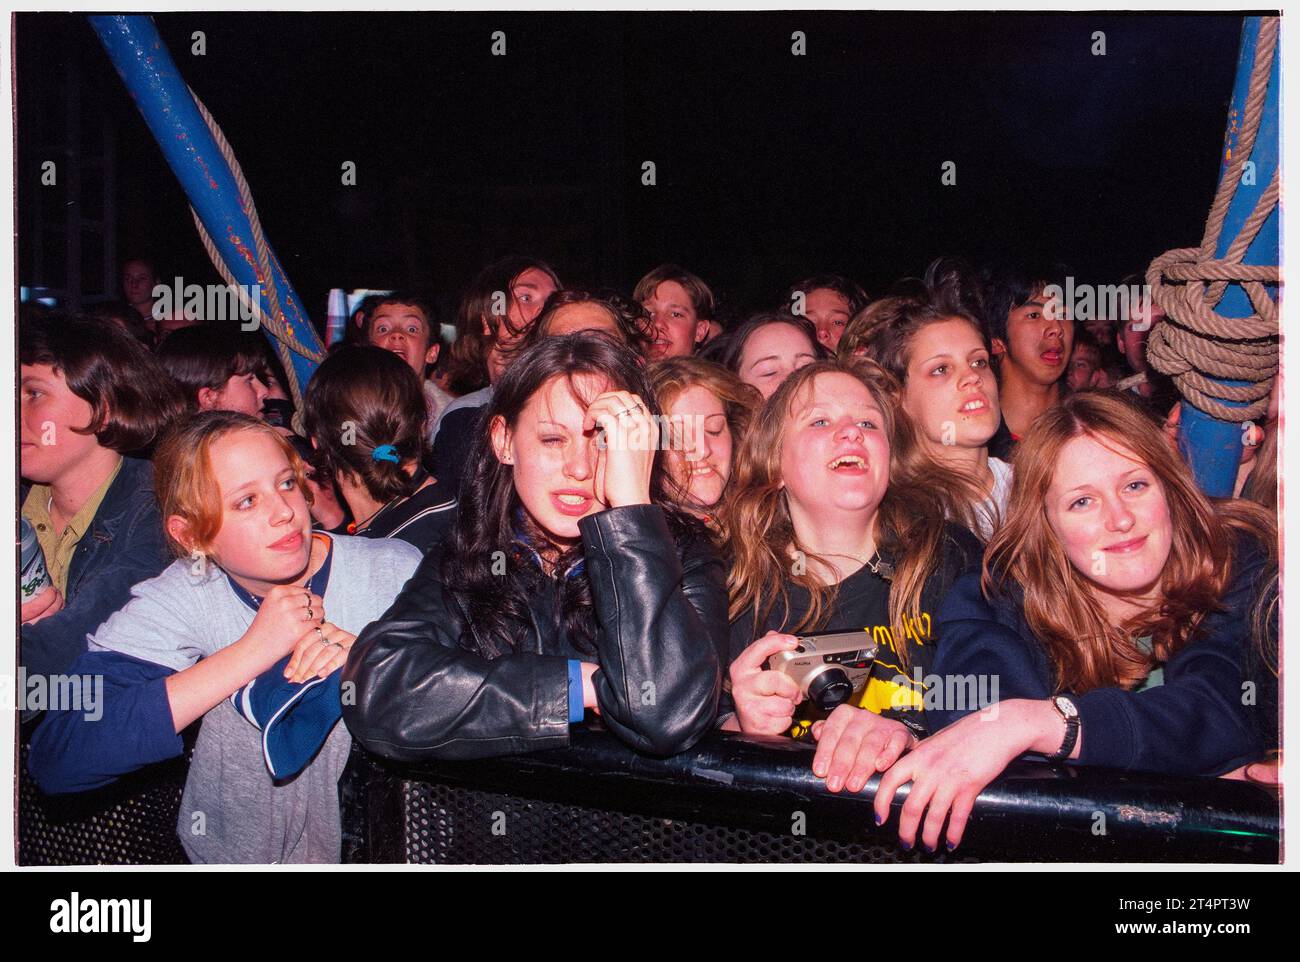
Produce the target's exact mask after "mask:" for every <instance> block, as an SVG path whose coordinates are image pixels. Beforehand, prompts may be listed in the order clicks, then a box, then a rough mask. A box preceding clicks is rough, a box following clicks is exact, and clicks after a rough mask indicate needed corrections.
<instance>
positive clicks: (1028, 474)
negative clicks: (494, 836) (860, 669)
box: [19, 257, 1280, 863]
mask: <svg viewBox="0 0 1300 962" xmlns="http://www.w3.org/2000/svg"><path fill="white" fill-rule="evenodd" d="M153 273H154V272H153V270H152V267H151V266H150V265H148V264H147V263H144V262H139V261H134V262H131V263H130V264H128V266H127V271H126V274H125V278H124V288H125V290H126V293H127V297H128V300H129V301H130V302H131V303H130V304H129V305H122V307H121V308H119V309H117V310H106V311H103V312H101V316H98V317H89V316H81V315H70V314H66V313H55V312H44V311H42V312H36V313H25V314H24V315H23V316H22V317H21V319H20V325H19V328H20V329H19V362H20V376H21V438H20V442H21V474H22V478H23V486H22V492H21V498H22V505H21V510H22V514H23V517H24V518H25V519H26V520H27V521H28V522H30V524H31V525H32V527H33V529H34V531H35V533H36V538H37V540H38V542H39V545H40V547H41V549H42V551H43V554H44V559H45V563H46V567H47V569H48V572H49V579H50V582H51V585H50V587H48V588H47V589H45V590H44V591H42V592H40V593H39V594H37V595H36V596H35V597H33V598H31V600H29V601H25V602H24V603H23V606H22V622H23V623H22V628H21V662H22V665H23V666H24V668H25V670H26V672H27V674H28V675H29V676H32V675H44V676H47V677H54V676H67V677H70V678H73V679H78V678H80V679H95V683H96V684H97V685H99V684H102V695H101V697H100V698H99V703H98V704H97V705H96V706H95V710H94V711H88V710H86V705H84V704H80V705H75V706H72V705H60V704H50V705H48V706H46V708H47V710H45V711H43V712H36V711H29V712H28V716H29V717H28V718H27V719H26V722H27V724H28V725H29V726H31V732H30V751H29V768H30V772H31V775H32V776H33V777H34V778H35V780H36V782H37V784H38V785H39V786H40V787H41V788H42V790H44V791H45V792H48V793H69V792H80V791H87V790H91V789H95V788H98V787H100V786H103V785H106V784H108V783H110V782H112V781H113V780H115V779H116V778H118V777H120V776H121V775H123V774H125V773H127V772H130V771H133V770H136V769H139V768H142V767H144V766H146V765H150V764H152V763H156V762H161V761H164V760H167V759H170V758H174V757H177V756H179V755H181V754H182V753H183V752H184V751H185V750H186V745H187V741H186V739H185V738H183V737H182V736H183V734H186V735H193V732H194V729H195V728H196V727H197V741H195V742H193V755H192V761H191V763H190V767H189V775H188V779H187V782H186V786H185V791H184V797H183V800H182V806H181V815H180V820H179V822H178V832H179V835H180V838H181V840H182V842H183V844H184V846H185V849H186V851H187V853H188V855H189V857H190V858H191V859H192V860H194V861H196V862H245V863H274V862H322V861H325V862H327V861H334V860H337V859H338V858H339V857H340V846H341V837H342V836H341V824H340V814H339V798H338V782H339V778H340V776H341V775H342V772H343V769H344V766H345V765H346V763H347V761H348V758H349V755H350V752H352V751H355V750H359V749H358V747H357V746H360V747H361V748H364V749H366V750H368V751H369V752H371V753H374V754H376V755H379V756H382V757H384V758H388V759H394V760H398V761H420V760H429V759H474V758H482V757H486V756H494V755H503V754H514V753H520V752H527V751H532V750H536V749H543V748H553V747H558V746H563V745H565V744H567V742H568V740H569V737H570V730H571V726H573V725H575V724H579V723H583V722H584V721H586V722H594V721H595V720H596V719H598V721H599V724H600V726H602V727H603V728H604V729H606V730H607V731H609V732H611V733H612V734H613V735H614V736H615V737H617V738H618V739H620V740H621V741H623V742H625V743H626V744H627V745H629V746H631V747H632V748H633V749H635V750H637V751H639V752H644V753H647V754H651V755H655V756H670V755H673V754H676V753H679V752H682V751H685V750H687V749H689V748H690V747H691V746H693V745H694V744H695V743H696V742H698V741H699V739H701V738H702V737H703V736H705V735H706V734H707V733H709V732H710V731H713V730H717V729H721V730H724V731H732V732H735V731H739V732H744V733H748V734H750V735H759V736H769V737H775V738H791V739H799V740H805V741H807V742H809V743H810V744H811V745H815V751H813V752H811V753H810V755H811V766H812V770H813V773H814V774H815V776H816V777H818V778H819V779H824V780H825V785H826V788H827V790H829V791H830V792H859V791H862V790H863V789H864V787H865V786H866V784H867V782H868V780H869V779H871V778H873V777H874V776H876V775H877V774H879V776H880V781H879V785H878V787H877V789H876V792H875V818H876V821H877V823H883V822H885V821H887V820H888V819H889V818H890V817H891V815H892V810H891V803H892V802H893V801H894V798H895V794H896V792H897V791H898V789H899V787H900V786H902V785H904V784H907V783H910V785H911V788H910V790H909V792H908V794H907V797H906V801H905V802H904V803H903V804H902V805H901V806H900V807H898V833H899V837H900V840H901V844H902V845H903V846H904V847H905V848H908V849H910V848H912V847H913V846H914V845H922V846H924V847H925V848H926V849H928V850H930V851H934V850H935V849H936V848H937V847H939V846H941V845H945V844H946V845H947V847H948V848H953V847H955V846H956V845H957V844H959V843H960V841H961V838H962V835H963V832H964V830H965V827H966V823H967V821H968V818H969V816H970V815H971V812H972V809H973V806H974V802H975V799H976V796H977V795H978V794H979V793H980V792H981V791H982V790H983V789H984V788H985V786H987V785H988V784H989V783H990V782H991V781H992V780H993V779H995V778H996V777H997V776H998V775H999V774H1000V773H1001V772H1002V771H1003V770H1004V769H1005V768H1006V767H1007V766H1008V764H1009V763H1011V762H1012V761H1013V760H1015V759H1017V758H1019V757H1020V756H1022V755H1025V754H1027V753H1032V754H1037V755H1040V756H1044V757H1046V758H1048V759H1052V760H1056V761H1060V762H1072V763H1075V764H1080V765H1090V766H1100V767H1105V768H1111V769H1129V770H1140V771H1146V772H1157V773H1176V774H1186V775H1201V776H1228V777H1238V778H1248V779H1251V780H1254V781H1257V782H1262V783H1268V782H1270V781H1271V782H1275V781H1276V771H1277V760H1278V757H1279V753H1280V744H1279V742H1280V738H1279V713H1278V694H1277V692H1278V648H1277V637H1278V635H1277V614H1278V550H1277V548H1278V538H1277V497H1276V491H1277V474H1276V444H1277V431H1276V410H1275V409H1274V410H1273V411H1272V412H1271V420H1270V422H1269V423H1268V424H1265V425H1263V426H1261V427H1259V428H1252V429H1251V430H1250V431H1247V432H1244V443H1243V445H1242V454H1241V461H1242V467H1241V470H1240V472H1239V479H1238V485H1237V493H1238V494H1239V495H1240V496H1239V497H1235V498H1231V499H1211V498H1208V497H1206V496H1205V495H1204V494H1203V493H1202V492H1201V490H1200V489H1199V488H1198V486H1197V484H1196V483H1195V481H1194V479H1193V475H1192V472H1191V470H1190V468H1189V466H1188V463H1187V455H1188V452H1186V451H1182V450H1180V448H1179V441H1178V434H1177V424H1176V405H1175V402H1176V400H1177V393H1176V391H1173V390H1172V389H1171V388H1170V386H1169V384H1168V383H1166V382H1163V381H1162V379H1161V378H1160V377H1159V376H1158V375H1157V374H1156V373H1155V372H1154V371H1151V370H1150V369H1149V367H1148V365H1147V361H1146V357H1145V351H1144V342H1145V338H1146V337H1147V335H1148V333H1149V331H1148V328H1149V326H1150V325H1149V324H1148V323H1144V321H1143V317H1144V316H1145V317H1146V319H1147V320H1149V321H1151V322H1153V323H1155V324H1159V323H1162V322H1163V319H1162V317H1161V316H1160V314H1159V313H1158V309H1154V308H1153V305H1150V304H1147V305H1145V307H1146V308H1153V310H1152V313H1151V314H1150V315H1141V314H1140V315H1139V316H1136V317H1133V318H1111V319H1103V320H1095V319H1093V318H1088V319H1087V323H1086V324H1085V323H1084V320H1083V319H1074V318H1071V317H1069V316H1068V314H1067V313H1066V311H1065V310H1064V309H1063V307H1062V306H1061V305H1060V304H1058V303H1056V302H1054V301H1052V300H1051V299H1050V298H1049V297H1048V296H1047V292H1048V291H1050V290H1051V289H1052V288H1051V285H1053V284H1058V285H1061V286H1062V287H1063V286H1064V284H1065V279H1064V277H1062V276H1061V275H1060V273H1059V271H1058V269H1056V268H1053V267H1050V266H1049V267H1036V266H1031V265H992V266H989V267H986V268H984V269H982V270H975V269H973V268H972V267H971V266H969V265H967V264H965V263H963V262H961V261H958V260H954V259H941V260H938V261H936V262H934V263H933V264H931V265H930V266H929V268H928V269H927V270H926V271H925V272H924V274H923V276H921V277H914V278H907V279H904V280H902V281H899V282H898V283H897V284H896V285H894V287H893V288H892V289H890V290H889V291H888V292H886V293H885V294H884V295H883V296H879V297H876V298H874V299H873V298H869V297H868V296H867V295H866V294H865V293H864V291H863V290H862V289H861V288H860V287H859V286H858V285H857V284H855V283H854V282H853V281H851V280H849V279H847V278H844V277H841V276H837V275H833V274H822V275H816V276H813V277H809V278H807V279H805V280H802V281H799V282H797V283H795V284H793V285H791V286H790V288H789V291H788V294H787V296H786V297H785V298H784V300H783V301H782V303H780V304H778V305H775V306H774V307H773V309H772V310H770V311H764V312H761V313H758V314H755V315H753V316H750V317H748V318H744V319H740V318H736V319H729V320H730V323H728V322H727V320H724V318H725V312H724V311H723V310H721V309H720V308H719V307H718V305H717V304H715V298H714V295H713V293H712V292H711V290H710V288H709V286H708V285H707V284H706V283H705V282H704V281H703V280H701V279H700V278H699V277H697V276H695V275H694V274H691V273H690V272H688V271H686V270H683V269H681V268H679V267H677V266H674V265H663V266H661V267H658V268H656V269H655V270H652V271H651V272H649V273H648V274H647V275H646V276H645V277H644V278H642V279H641V281H640V282H639V283H638V284H637V285H636V287H635V289H634V290H633V291H632V293H631V296H630V297H628V296H623V295H619V294H613V293H606V292H588V291H583V290H578V289H573V288H566V287H565V286H564V284H563V283H562V282H561V280H560V278H559V276H557V274H556V272H555V271H554V270H552V269H551V267H549V266H548V265H547V264H545V263H543V262H541V261H538V260H533V259H528V258H522V257H512V258H508V259H505V260H502V261H500V262H497V263H494V264H492V265H490V266H488V267H487V268H485V269H484V270H483V271H482V272H481V273H480V274H479V276H478V277H477V278H475V280H474V281H473V283H472V284H470V285H469V287H468V289H467V290H466V291H465V292H464V296H463V297H462V299H461V301H460V309H459V313H458V315H457V317H456V320H455V328H456V337H455V339H454V341H452V342H451V343H450V344H443V343H441V341H440V338H439V333H438V332H439V330H440V325H439V323H438V318H437V317H436V316H435V313H434V311H433V309H432V307H431V306H430V303H429V302H428V301H427V300H425V299H423V298H421V297H420V296H418V295H416V294H414V293H406V292H396V293H392V294H386V295H374V296H371V297H369V298H367V300H366V301H364V302H363V303H362V305H361V307H360V308H359V309H358V310H357V312H356V314H355V315H354V317H353V318H352V319H351V320H350V322H349V327H348V330H347V335H346V337H345V338H343V339H342V341H341V343H339V344H336V345H334V346H332V347H331V349H330V351H329V353H328V355H327V357H326V358H325V360H324V362H323V363H322V364H321V365H320V367H319V368H318V369H317V370H316V373H315V374H314V376H313V377H312V378H311V380H310V382H309V383H307V384H306V385H305V386H304V387H303V390H302V395H301V410H296V409H295V406H294V401H293V400H292V399H291V398H290V396H289V395H290V392H289V391H287V390H286V386H287V381H286V377H285V372H284V370H283V369H282V368H280V367H279V366H278V361H277V360H276V357H275V355H274V353H273V352H271V351H269V350H268V347H267V343H266V341H265V339H264V338H263V336H262V335H261V334H258V333H241V332H239V331H238V330H237V329H235V328H234V327H230V326H225V325H219V324H215V323H207V324H201V323H200V324H196V323H193V322H192V321H191V320H189V319H185V318H180V319H179V320H178V319H174V318H173V319H171V320H170V321H168V320H167V319H163V320H162V321H160V320H158V319H156V318H154V317H153V316H152V315H153V312H152V311H151V302H150V298H149V295H148V290H147V288H148V284H147V282H148V281H149V280H151V279H154V280H156V278H153V277H152V275H153ZM137 274H138V275H140V277H136V275H137ZM136 295H139V296H136ZM1275 396H1276V390H1275ZM828 632H857V633H860V634H861V637H862V645H863V650H864V651H865V650H867V649H868V646H870V648H872V649H874V660H870V659H865V660H868V661H870V664H869V667H868V666H864V667H867V671H866V672H865V679H864V681H863V683H862V684H861V685H859V686H858V688H857V689H856V690H854V691H853V692H852V694H851V696H848V697H847V699H846V698H845V697H843V696H844V695H847V692H845V693H842V694H841V697H839V698H836V699H829V700H828V699H827V698H825V697H823V695H825V690H824V689H817V690H816V691H814V690H813V689H812V688H811V687H810V686H808V685H807V684H803V683H801V682H800V681H799V680H797V678H796V675H795V674H794V673H788V672H786V671H783V670H780V668H779V667H778V666H779V665H780V664H781V663H782V659H783V658H784V657H785V656H787V655H789V654H791V653H795V654H797V653H798V652H799V651H800V639H801V638H802V637H805V636H808V635H810V634H813V633H828ZM96 690H99V689H96ZM200 722H201V726H199V725H198V723H200Z"/></svg>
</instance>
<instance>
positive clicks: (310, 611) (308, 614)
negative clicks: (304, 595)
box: [307, 605, 316, 621]
mask: <svg viewBox="0 0 1300 962" xmlns="http://www.w3.org/2000/svg"><path fill="white" fill-rule="evenodd" d="M315 617H316V614H315V613H314V612H313V611H312V610H311V606H310V605H308V606H307V620H308V621H311V620H313V619H314V618H315Z"/></svg>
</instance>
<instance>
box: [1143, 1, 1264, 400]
mask: <svg viewBox="0 0 1300 962" xmlns="http://www.w3.org/2000/svg"><path fill="white" fill-rule="evenodd" d="M1278 23H1279V21H1278V18H1277V17H1267V18H1265V19H1264V20H1263V21H1262V22H1261V24H1260V30H1259V37H1258V39H1257V41H1256V44H1255V63H1254V67H1253V69H1252V70H1251V75H1250V83H1249V87H1248V89H1247V94H1246V100H1245V105H1244V110H1243V114H1244V117H1243V121H1242V126H1241V133H1240V136H1239V137H1238V141H1237V147H1236V149H1235V150H1234V151H1233V152H1232V154H1231V155H1230V160H1229V163H1228V165H1227V167H1226V168H1225V169H1224V172H1223V177H1222V179H1221V180H1220V181H1219V188H1218V191H1217V192H1216V193H1215V197H1214V204H1213V205H1212V206H1211V208H1210V213H1209V216H1208V217H1207V218H1206V221H1205V235H1204V237H1203V238H1202V240H1201V246H1200V247H1199V248H1198V247H1184V248H1179V249H1176V250H1171V251H1166V252H1165V253H1163V254H1161V255H1160V256H1159V257H1157V258H1156V259H1155V260H1153V261H1152V262H1151V264H1150V266H1149V267H1148V268H1147V272H1146V280H1147V284H1148V285H1150V287H1151V295H1152V297H1153V299H1154V300H1155V302H1156V303H1157V304H1159V305H1160V306H1161V307H1162V308H1163V309H1164V311H1165V313H1166V314H1167V315H1168V318H1167V319H1166V320H1165V321H1163V322H1162V323H1160V324H1157V325H1156V326H1155V328H1154V329H1153V330H1152V331H1151V336H1150V339H1149V340H1148V342H1147V359H1148V360H1149V361H1150V362H1151V366H1152V367H1154V368H1155V369H1156V370H1157V371H1161V372H1162V373H1164V374H1168V375H1169V376H1171V377H1172V378H1173V379H1174V383H1175V384H1176V385H1177V386H1178V390H1179V391H1180V392H1181V393H1182V395H1183V397H1184V398H1185V399H1186V400H1187V402H1188V403H1190V404H1192V405H1194V406H1195V407H1197V408H1198V409H1200V410H1201V411H1203V412H1205V413H1206V414H1208V415H1209V416H1210V417H1213V418H1218V419H1219V420H1221V421H1230V422H1240V421H1247V420H1257V419H1262V418H1263V416H1264V415H1265V413H1266V412H1267V410H1268V395H1269V391H1270V389H1271V387H1272V382H1273V378H1274V377H1275V376H1276V374H1277V369H1278V313H1277V302H1276V301H1275V300H1274V298H1273V297H1272V296H1270V293H1269V287H1270V286H1272V287H1275V288H1276V287H1277V286H1278V285H1280V284H1281V272H1280V271H1279V269H1278V268H1277V267H1267V266H1261V265H1256V264H1243V263H1242V262H1241V260H1242V258H1243V257H1244V256H1245V255H1246V251H1247V250H1248V249H1249V248H1250V245H1251V243H1253V242H1254V240H1255V237H1256V236H1257V235H1258V234H1259V231H1260V229H1261V228H1262V227H1263V226H1264V222H1265V221H1266V220H1268V218H1269V216H1270V215H1271V214H1272V213H1273V211H1274V210H1275V209H1276V207H1277V201H1278V195H1279V191H1280V181H1279V179H1278V172H1277V171H1274V173H1273V178H1272V180H1271V181H1270V182H1269V184H1268V186H1267V187H1266V188H1265V190H1264V191H1263V193H1261V194H1260V196H1259V199H1258V200H1257V201H1256V202H1255V207H1254V209H1253V210H1252V211H1251V213H1250V216H1249V217H1247V218H1246V220H1245V222H1244V223H1243V224H1242V226H1241V229H1240V230H1239V231H1238V232H1237V236H1236V237H1235V238H1233V241H1232V243H1231V244H1230V245H1229V246H1228V249H1227V250H1226V251H1225V252H1224V254H1223V256H1222V257H1216V256H1215V252H1216V251H1217V250H1218V247H1219V238H1220V235H1221V234H1222V232H1223V222H1224V220H1225V218H1226V217H1227V214H1228V208H1229V207H1230V205H1231V204H1232V199H1233V197H1234V196H1235V194H1236V192H1237V188H1238V186H1239V185H1240V184H1241V178H1242V171H1243V169H1244V168H1245V165H1246V161H1247V160H1248V159H1249V158H1250V156H1251V151H1252V150H1253V148H1254V146H1255V137H1256V135H1257V134H1258V133H1259V125H1260V119H1261V117H1262V115H1263V110H1264V98H1265V95H1266V94H1267V92H1268V79H1269V74H1270V72H1271V71H1272V68H1273V57H1274V54H1275V51H1276V49H1277V37H1278ZM1230 283H1235V284H1240V285H1241V287H1242V289H1243V290H1244V291H1245V292H1246V296H1247V297H1248V298H1249V299H1250V303H1251V307H1252V308H1253V309H1254V313H1252V314H1251V315H1249V316H1248V317H1224V316H1223V315H1221V314H1218V313H1217V312H1216V311H1215V308H1216V307H1217V306H1218V304H1219V301H1220V300H1221V299H1222V297H1223V294H1224V292H1225V291H1226V290H1227V288H1228V285H1229V284H1230ZM1225 380H1226V381H1246V382H1249V383H1247V384H1244V385H1240V386H1233V385H1228V384H1223V383H1221V382H1222V381H1225ZM1224 402H1236V403H1237V404H1238V405H1242V404H1244V405H1245V406H1244V407H1241V406H1231V405H1229V404H1227V403H1224Z"/></svg>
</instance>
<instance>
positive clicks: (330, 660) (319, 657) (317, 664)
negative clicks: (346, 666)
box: [284, 621, 357, 683]
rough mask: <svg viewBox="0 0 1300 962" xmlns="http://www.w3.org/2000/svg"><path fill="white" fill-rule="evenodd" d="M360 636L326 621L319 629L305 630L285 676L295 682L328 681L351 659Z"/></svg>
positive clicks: (314, 627)
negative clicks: (349, 651) (315, 679)
mask: <svg viewBox="0 0 1300 962" xmlns="http://www.w3.org/2000/svg"><path fill="white" fill-rule="evenodd" d="M356 640H357V636H356V635H353V634H350V633H349V632H346V631H344V630H343V629H342V628H340V627H339V626H338V625H335V624H331V623H330V622H328V621H322V622H321V624H320V625H319V627H317V626H312V627H311V628H309V629H307V630H306V631H304V632H303V633H302V635H301V637H299V639H298V644H297V645H295V646H294V649H293V657H291V658H290V659H289V664H287V665H286V666H285V668H284V677H285V678H287V679H289V681H291V682H294V683H300V682H304V681H306V680H307V679H309V678H311V677H312V676H313V675H314V676H316V677H317V678H328V677H329V676H330V675H331V674H333V673H334V672H335V671H337V670H338V669H340V668H342V667H343V663H344V662H345V661H347V660H348V650H349V649H350V648H351V647H352V643H353V642H354V641H356Z"/></svg>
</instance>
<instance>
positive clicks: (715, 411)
mask: <svg viewBox="0 0 1300 962" xmlns="http://www.w3.org/2000/svg"><path fill="white" fill-rule="evenodd" d="M648 374H649V376H650V384H651V387H652V388H653V389H654V393H655V397H656V398H657V399H658V401H659V405H660V407H662V408H663V412H664V416H665V417H666V418H668V423H669V424H670V425H671V429H672V432H673V435H672V437H671V438H670V439H669V443H668V444H667V445H666V447H667V449H668V453H667V459H668V465H667V467H668V477H669V480H670V482H671V486H672V489H673V491H674V494H675V497H676V500H677V503H678V504H680V505H682V506H683V507H684V508H686V510H687V511H690V512H691V513H692V514H694V515H695V516H696V517H697V518H700V519H701V520H703V521H704V522H705V524H708V525H710V527H713V526H715V525H716V516H717V512H718V510H719V508H720V507H721V504H722V501H723V499H724V498H725V497H726V493H727V490H728V487H729V482H730V480H731V473H732V468H733V466H734V464H735V455H736V452H737V451H738V450H739V449H740V442H741V439H742V438H744V436H745V432H746V430H748V428H749V422H750V419H751V417H752V416H753V413H754V411H756V410H757V409H758V407H759V405H760V404H762V400H763V399H762V395H760V394H759V393H758V390H757V389H756V388H754V387H752V386H750V385H748V384H745V383H744V382H743V381H741V380H740V379H739V378H738V377H736V376H735V375H734V374H732V373H731V372H730V371H728V370H727V369H726V368H725V367H722V366H721V365H719V364H714V363H712V362H711V361H706V360H703V359H702V358H698V357H672V358H667V359H666V360H663V361H656V362H655V363H654V364H651V365H650V367H649V369H648Z"/></svg>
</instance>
